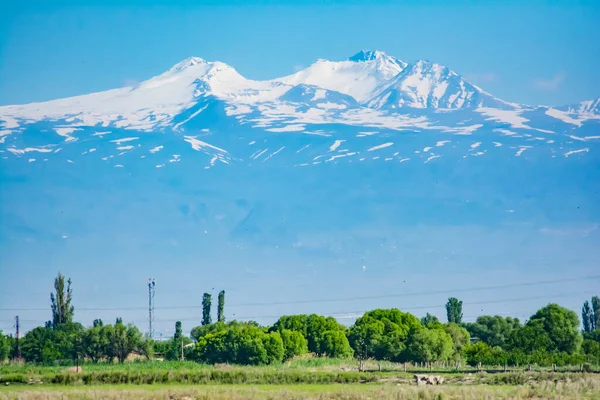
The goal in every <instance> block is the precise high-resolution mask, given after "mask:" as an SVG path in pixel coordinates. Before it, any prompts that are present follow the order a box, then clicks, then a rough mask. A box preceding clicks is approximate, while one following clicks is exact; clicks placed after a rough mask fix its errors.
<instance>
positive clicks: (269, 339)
mask: <svg viewBox="0 0 600 400" xmlns="http://www.w3.org/2000/svg"><path fill="white" fill-rule="evenodd" d="M262 342H263V346H264V347H265V351H266V353H267V360H266V364H270V365H272V364H277V363H280V362H281V361H282V360H283V357H284V355H285V348H284V345H283V340H282V338H281V335H280V334H279V332H270V333H265V334H264V336H263V337H262Z"/></svg>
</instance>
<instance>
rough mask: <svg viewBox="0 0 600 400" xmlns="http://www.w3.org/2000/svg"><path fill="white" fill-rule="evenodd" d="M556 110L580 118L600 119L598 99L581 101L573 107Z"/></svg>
mask: <svg viewBox="0 0 600 400" xmlns="http://www.w3.org/2000/svg"><path fill="white" fill-rule="evenodd" d="M557 109H558V110H561V111H565V112H566V113H568V114H577V115H580V116H582V117H588V118H600V97H598V98H597V99H594V100H587V101H582V102H579V103H577V104H574V105H569V106H564V107H558V108H557Z"/></svg>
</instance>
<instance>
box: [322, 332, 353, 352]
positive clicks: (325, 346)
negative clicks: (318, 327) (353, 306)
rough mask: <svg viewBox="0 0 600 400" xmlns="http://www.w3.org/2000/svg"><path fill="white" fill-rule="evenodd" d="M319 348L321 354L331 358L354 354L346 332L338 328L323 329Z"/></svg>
mask: <svg viewBox="0 0 600 400" xmlns="http://www.w3.org/2000/svg"><path fill="white" fill-rule="evenodd" d="M320 349H321V352H322V354H323V355H326V356H328V357H333V358H350V357H352V355H353V354H354V351H353V350H352V347H350V343H348V338H347V337H346V334H345V333H344V332H342V331H340V330H333V331H325V332H324V333H323V336H322V338H321V345H320Z"/></svg>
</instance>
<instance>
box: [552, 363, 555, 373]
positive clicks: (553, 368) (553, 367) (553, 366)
mask: <svg viewBox="0 0 600 400" xmlns="http://www.w3.org/2000/svg"><path fill="white" fill-rule="evenodd" d="M552 370H553V371H554V372H556V364H552Z"/></svg>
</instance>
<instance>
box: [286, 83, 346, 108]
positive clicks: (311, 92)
mask: <svg viewBox="0 0 600 400" xmlns="http://www.w3.org/2000/svg"><path fill="white" fill-rule="evenodd" d="M278 100H282V101H289V102H293V103H303V104H309V105H314V106H317V107H322V108H338V109H344V108H347V107H356V106H357V105H358V104H357V103H356V100H354V98H353V97H351V96H348V95H346V94H343V93H340V92H334V91H332V90H327V89H322V88H320V87H318V86H313V85H305V84H300V85H297V86H294V87H293V88H291V89H290V90H288V91H287V92H285V93H284V94H283V95H281V96H280V97H279V98H278Z"/></svg>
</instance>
